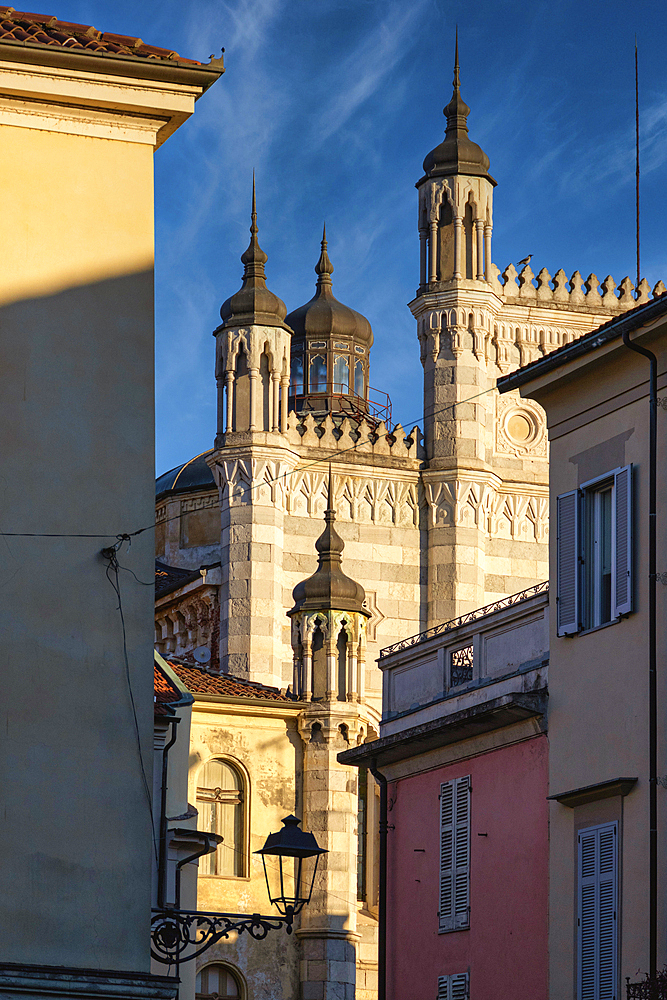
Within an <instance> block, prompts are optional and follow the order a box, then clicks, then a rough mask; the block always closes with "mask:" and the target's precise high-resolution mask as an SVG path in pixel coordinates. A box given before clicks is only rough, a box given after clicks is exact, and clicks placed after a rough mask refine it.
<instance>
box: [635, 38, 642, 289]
mask: <svg viewBox="0 0 667 1000" xmlns="http://www.w3.org/2000/svg"><path fill="white" fill-rule="evenodd" d="M635 153H636V156H635V164H636V167H635V178H636V190H635V208H636V222H637V284H636V285H635V295H637V296H638V295H639V280H640V277H641V270H640V265H639V63H638V60H637V36H636V35H635Z"/></svg>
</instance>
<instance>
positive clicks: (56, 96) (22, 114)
mask: <svg viewBox="0 0 667 1000" xmlns="http://www.w3.org/2000/svg"><path fill="white" fill-rule="evenodd" d="M201 93H202V88H201V87H197V86H193V85H192V84H178V83H172V82H166V81H164V82H163V81H155V80H144V79H132V78H131V77H129V76H128V77H121V76H115V75H104V74H100V73H90V72H85V71H83V70H78V69H72V68H59V67H51V66H39V65H33V66H26V65H23V64H21V63H17V62H11V61H4V60H2V59H0V124H3V125H14V126H18V127H21V128H33V129H40V130H46V131H49V132H63V133H67V134H70V135H87V136H93V137H95V138H103V139H120V140H122V141H125V142H140V143H146V144H148V145H151V146H155V147H158V146H160V145H161V144H162V143H163V142H164V141H165V139H167V138H168V137H169V136H170V135H171V134H172V132H175V131H176V129H177V128H178V127H179V125H181V124H182V123H183V122H184V121H186V119H187V118H189V117H190V115H191V114H192V113H193V111H194V105H195V101H196V99H197V98H198V97H199V96H200V95H201Z"/></svg>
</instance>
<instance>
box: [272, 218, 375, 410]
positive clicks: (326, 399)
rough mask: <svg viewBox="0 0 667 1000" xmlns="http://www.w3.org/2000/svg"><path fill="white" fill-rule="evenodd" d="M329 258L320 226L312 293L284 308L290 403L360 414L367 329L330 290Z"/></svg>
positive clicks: (364, 406)
mask: <svg viewBox="0 0 667 1000" xmlns="http://www.w3.org/2000/svg"><path fill="white" fill-rule="evenodd" d="M333 269H334V268H333V264H332V263H331V260H330V258H329V253H328V250H327V232H326V226H325V228H324V232H323V235H322V243H321V252H320V258H319V260H318V262H317V264H316V265H315V273H316V274H317V285H316V289H315V295H314V296H313V297H312V299H311V300H310V301H309V302H306V304H305V305H302V306H300V307H299V308H298V309H295V310H294V311H293V312H291V313H290V314H289V316H288V317H287V319H286V321H285V322H286V323H287V324H288V326H289V327H290V328H291V330H292V331H293V334H292V357H291V379H290V408H291V409H294V410H296V411H297V412H304V411H313V412H315V413H318V412H319V413H345V414H347V415H348V416H357V415H362V416H363V415H366V413H368V411H369V393H368V366H369V355H370V349H371V346H372V344H373V331H372V330H371V325H370V323H369V322H368V320H367V319H366V317H365V316H362V315H361V313H358V312H356V311H355V310H354V309H350V307H349V306H346V305H344V304H343V303H342V302H339V301H338V299H337V298H336V297H335V296H334V294H333V292H332V290H331V284H332V282H331V275H332V274H333Z"/></svg>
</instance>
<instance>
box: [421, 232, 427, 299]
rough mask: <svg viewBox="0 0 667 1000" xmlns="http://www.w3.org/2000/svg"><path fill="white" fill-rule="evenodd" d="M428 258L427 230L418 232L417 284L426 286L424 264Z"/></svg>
mask: <svg viewBox="0 0 667 1000" xmlns="http://www.w3.org/2000/svg"><path fill="white" fill-rule="evenodd" d="M427 257H428V229H424V228H422V229H420V230H419V284H420V285H425V284H426V263H427Z"/></svg>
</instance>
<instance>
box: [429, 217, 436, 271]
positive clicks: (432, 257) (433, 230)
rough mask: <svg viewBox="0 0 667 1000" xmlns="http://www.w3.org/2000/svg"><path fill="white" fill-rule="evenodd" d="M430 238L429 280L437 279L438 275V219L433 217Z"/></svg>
mask: <svg viewBox="0 0 667 1000" xmlns="http://www.w3.org/2000/svg"><path fill="white" fill-rule="evenodd" d="M430 229H431V233H430V238H429V243H428V245H429V275H428V280H429V281H435V280H436V279H437V276H438V220H437V219H431V222H430Z"/></svg>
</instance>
